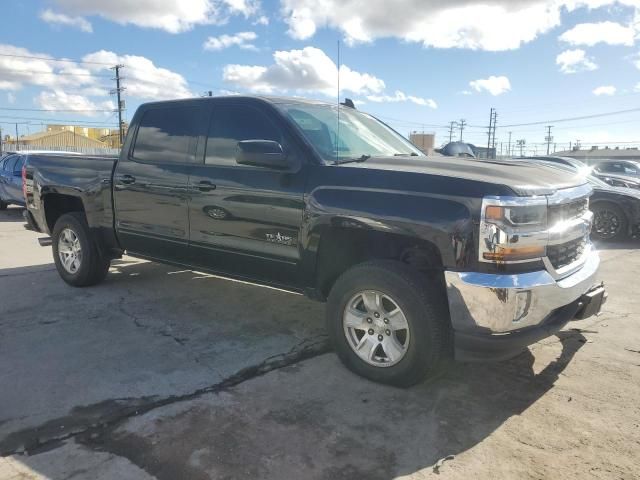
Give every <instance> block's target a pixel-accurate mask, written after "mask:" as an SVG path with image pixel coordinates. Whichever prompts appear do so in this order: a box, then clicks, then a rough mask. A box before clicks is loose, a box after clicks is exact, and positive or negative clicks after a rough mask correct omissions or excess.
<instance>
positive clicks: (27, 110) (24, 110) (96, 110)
mask: <svg viewBox="0 0 640 480" xmlns="http://www.w3.org/2000/svg"><path fill="white" fill-rule="evenodd" d="M0 110H10V111H15V112H70V113H74V112H104V113H108V112H113V110H104V109H102V110H101V109H87V110H73V109H58V108H10V107H0Z"/></svg>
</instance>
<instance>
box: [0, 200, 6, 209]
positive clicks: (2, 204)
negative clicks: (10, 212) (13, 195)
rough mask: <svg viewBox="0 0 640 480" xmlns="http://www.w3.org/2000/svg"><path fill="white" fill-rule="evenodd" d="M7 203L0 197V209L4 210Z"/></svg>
mask: <svg viewBox="0 0 640 480" xmlns="http://www.w3.org/2000/svg"><path fill="white" fill-rule="evenodd" d="M7 205H8V203H5V202H3V201H2V199H1V198H0V210H6V209H7Z"/></svg>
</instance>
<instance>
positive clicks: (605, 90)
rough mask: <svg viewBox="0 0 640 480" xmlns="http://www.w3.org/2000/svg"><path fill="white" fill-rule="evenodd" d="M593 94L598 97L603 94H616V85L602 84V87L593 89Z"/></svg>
mask: <svg viewBox="0 0 640 480" xmlns="http://www.w3.org/2000/svg"><path fill="white" fill-rule="evenodd" d="M593 94H594V95H595V96H597V97H600V96H602V95H607V96H611V95H615V94H616V87H614V86H613V85H602V86H601V87H598V88H595V89H594V90H593Z"/></svg>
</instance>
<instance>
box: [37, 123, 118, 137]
mask: <svg viewBox="0 0 640 480" xmlns="http://www.w3.org/2000/svg"><path fill="white" fill-rule="evenodd" d="M63 131H66V132H73V133H77V134H78V135H83V136H85V137H88V138H93V139H94V140H100V138H102V137H104V136H106V135H109V134H110V133H111V130H110V129H108V128H96V127H82V126H80V125H47V132H63Z"/></svg>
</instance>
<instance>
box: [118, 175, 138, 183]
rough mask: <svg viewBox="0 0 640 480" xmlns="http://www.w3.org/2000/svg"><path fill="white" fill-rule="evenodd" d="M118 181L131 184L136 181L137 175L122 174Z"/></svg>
mask: <svg viewBox="0 0 640 480" xmlns="http://www.w3.org/2000/svg"><path fill="white" fill-rule="evenodd" d="M118 182H120V183H123V184H125V185H131V184H132V183H136V177H134V176H133V175H120V176H119V177H118Z"/></svg>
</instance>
